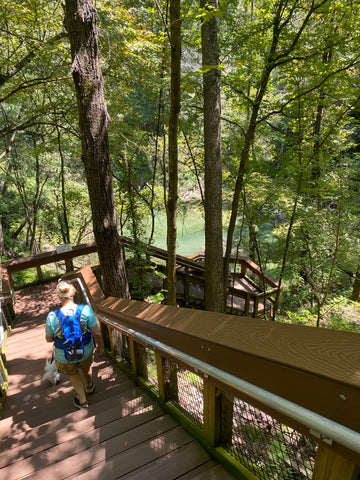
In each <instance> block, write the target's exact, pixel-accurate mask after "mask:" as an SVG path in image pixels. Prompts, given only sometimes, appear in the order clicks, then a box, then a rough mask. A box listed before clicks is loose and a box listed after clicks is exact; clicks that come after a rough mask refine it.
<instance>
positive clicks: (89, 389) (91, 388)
mask: <svg viewBox="0 0 360 480" xmlns="http://www.w3.org/2000/svg"><path fill="white" fill-rule="evenodd" d="M94 390H95V383H94V382H92V384H91V385H87V386H86V387H85V392H86V393H87V394H91V393H94Z"/></svg>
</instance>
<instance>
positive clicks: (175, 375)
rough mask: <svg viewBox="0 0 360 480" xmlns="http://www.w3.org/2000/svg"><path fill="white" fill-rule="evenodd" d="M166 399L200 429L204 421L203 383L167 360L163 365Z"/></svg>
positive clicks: (192, 373)
mask: <svg viewBox="0 0 360 480" xmlns="http://www.w3.org/2000/svg"><path fill="white" fill-rule="evenodd" d="M164 368H165V378H166V379H167V384H168V397H169V400H170V401H171V403H172V404H174V405H176V406H177V407H179V408H180V409H181V410H182V412H183V414H184V415H186V416H187V417H188V418H189V419H190V420H192V422H193V423H194V424H195V425H196V426H197V427H200V428H202V426H203V420H204V396H203V395H204V382H203V379H202V378H201V377H200V376H199V375H197V374H196V373H194V372H192V371H190V370H187V369H185V368H182V367H179V366H178V365H177V364H176V363H174V362H171V361H169V360H167V361H166V362H165V363H164Z"/></svg>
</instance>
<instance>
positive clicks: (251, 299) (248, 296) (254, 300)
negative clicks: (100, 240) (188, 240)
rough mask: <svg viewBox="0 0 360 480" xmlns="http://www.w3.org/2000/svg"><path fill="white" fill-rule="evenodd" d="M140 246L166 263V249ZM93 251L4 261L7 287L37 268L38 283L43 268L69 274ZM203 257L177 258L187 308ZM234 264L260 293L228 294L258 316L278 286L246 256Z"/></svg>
mask: <svg viewBox="0 0 360 480" xmlns="http://www.w3.org/2000/svg"><path fill="white" fill-rule="evenodd" d="M121 242H122V244H123V245H124V247H131V246H135V243H134V241H133V240H132V239H131V238H128V237H125V236H121ZM140 247H144V248H146V252H147V254H148V255H150V256H152V257H155V258H158V259H161V260H164V261H165V262H166V260H167V251H166V250H163V249H161V248H159V247H155V246H151V245H150V246H146V245H145V244H144V245H140ZM94 252H97V247H96V244H95V242H89V243H87V244H83V245H76V246H74V247H72V248H71V249H69V250H67V251H61V252H58V251H57V250H51V251H49V252H44V253H41V254H38V255H33V256H30V257H23V258H19V259H16V260H10V261H8V262H5V264H4V266H5V267H6V269H7V272H8V276H9V284H10V287H11V288H14V281H13V278H12V274H13V273H15V272H19V271H21V270H26V269H28V268H33V267H36V269H37V273H38V277H39V280H42V271H41V266H42V265H46V264H49V263H55V262H59V261H63V260H65V264H66V271H67V272H68V271H70V270H71V265H70V264H69V261H70V259H73V258H75V257H79V256H83V255H88V254H90V253H94ZM203 255H204V254H203V253H201V252H199V253H197V254H194V255H192V256H191V257H190V258H188V257H184V256H182V255H177V256H176V261H177V265H178V266H177V268H178V271H179V275H180V271H181V269H185V273H184V275H185V281H184V296H185V304H186V305H188V303H189V299H190V294H189V286H190V283H195V284H199V285H202V288H205V285H204V273H205V263H201V262H198V261H196V259H199V258H203ZM231 261H232V262H233V263H235V258H232V259H231ZM236 261H237V262H238V263H240V265H241V269H242V275H243V276H245V275H246V271H247V270H248V269H249V270H251V271H252V272H253V273H254V274H256V275H257V276H258V278H259V286H257V288H258V289H259V291H253V292H251V291H247V292H241V291H239V290H237V289H233V288H232V287H231V286H230V287H229V289H228V292H229V293H232V295H234V296H235V297H237V298H244V299H245V300H246V306H245V309H244V311H243V313H245V315H249V311H250V310H249V304H250V303H251V304H252V305H254V308H253V309H252V315H253V316H254V317H256V316H257V315H258V304H259V299H261V298H264V296H265V298H269V297H271V295H273V294H274V293H275V292H276V291H277V285H278V284H277V282H276V281H275V280H274V279H273V278H272V277H271V276H270V275H267V274H266V273H264V272H262V271H261V270H260V268H259V267H258V266H257V265H256V264H255V263H254V262H252V261H251V260H249V259H247V258H245V257H239V258H237V259H236ZM230 278H231V277H230ZM263 279H264V280H265V284H267V285H269V286H271V287H274V288H273V289H271V290H266V288H265V289H264V291H263V288H262V280H263ZM189 280H190V281H189ZM254 285H255V284H254ZM164 288H165V289H166V286H165V285H164ZM234 308H235V307H234Z"/></svg>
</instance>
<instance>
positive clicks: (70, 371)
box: [56, 353, 94, 377]
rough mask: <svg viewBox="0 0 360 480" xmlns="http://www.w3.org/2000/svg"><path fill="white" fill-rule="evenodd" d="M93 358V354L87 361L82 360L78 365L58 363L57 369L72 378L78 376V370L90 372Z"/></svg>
mask: <svg viewBox="0 0 360 480" xmlns="http://www.w3.org/2000/svg"><path fill="white" fill-rule="evenodd" d="M93 356H94V354H93V353H91V355H89V356H88V357H87V358H85V360H81V362H76V363H60V362H58V361H56V367H57V369H58V372H59V373H61V374H63V375H67V376H68V377H72V376H73V375H76V374H77V372H78V368H82V369H84V370H86V371H89V370H90V367H91V364H92V361H93Z"/></svg>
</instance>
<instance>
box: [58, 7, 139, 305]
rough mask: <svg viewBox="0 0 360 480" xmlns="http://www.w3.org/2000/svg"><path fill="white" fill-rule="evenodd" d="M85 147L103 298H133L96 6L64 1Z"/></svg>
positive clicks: (85, 164)
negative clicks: (117, 207) (122, 237)
mask: <svg viewBox="0 0 360 480" xmlns="http://www.w3.org/2000/svg"><path fill="white" fill-rule="evenodd" d="M65 26H66V29H67V31H68V34H69V38H70V45H71V55H72V76H73V79H74V84H75V90H76V97H77V104H78V109H79V124H80V132H81V143H82V160H83V163H84V166H85V175H86V180H87V185H88V190H89V197H90V204H91V211H92V217H93V230H94V236H95V242H96V245H97V249H98V255H99V261H100V266H101V269H102V274H103V288H104V293H105V295H112V296H118V297H125V298H129V296H130V294H129V287H128V283H127V278H126V271H125V264H124V251H123V246H122V244H121V240H120V235H119V232H118V229H117V222H116V212H115V207H114V199H113V188H112V176H111V164H110V154H109V139H108V126H109V123H110V117H109V115H108V112H107V109H106V104H105V98H104V82H103V78H102V73H101V68H100V53H99V47H98V35H97V28H96V9H95V7H94V6H93V3H92V0H66V2H65Z"/></svg>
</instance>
